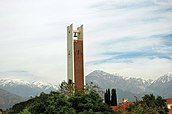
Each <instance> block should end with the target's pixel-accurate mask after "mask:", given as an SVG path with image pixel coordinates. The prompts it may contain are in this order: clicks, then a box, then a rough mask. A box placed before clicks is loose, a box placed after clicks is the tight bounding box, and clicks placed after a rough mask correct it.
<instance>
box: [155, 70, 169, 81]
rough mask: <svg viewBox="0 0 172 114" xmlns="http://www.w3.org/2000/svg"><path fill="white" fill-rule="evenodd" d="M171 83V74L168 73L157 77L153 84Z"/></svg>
mask: <svg viewBox="0 0 172 114" xmlns="http://www.w3.org/2000/svg"><path fill="white" fill-rule="evenodd" d="M170 81H172V73H171V72H169V73H167V74H165V75H164V76H161V77H159V78H158V79H157V80H156V81H155V82H154V83H168V82H170Z"/></svg>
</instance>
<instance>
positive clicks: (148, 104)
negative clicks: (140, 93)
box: [127, 94, 169, 114]
mask: <svg viewBox="0 0 172 114" xmlns="http://www.w3.org/2000/svg"><path fill="white" fill-rule="evenodd" d="M127 111H128V112H130V113H136V114H167V113H168V111H169V110H168V108H167V105H166V103H165V100H164V99H162V97H161V96H158V97H155V96H154V95H153V94H150V95H145V96H144V97H143V98H142V100H141V101H138V102H136V103H135V104H132V105H130V106H129V107H128V108H127Z"/></svg>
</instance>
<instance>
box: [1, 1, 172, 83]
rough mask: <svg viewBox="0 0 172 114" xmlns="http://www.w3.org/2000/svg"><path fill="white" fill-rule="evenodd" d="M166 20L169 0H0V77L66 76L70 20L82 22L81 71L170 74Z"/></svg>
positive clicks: (171, 44)
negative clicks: (82, 49) (82, 52)
mask: <svg viewBox="0 0 172 114" xmlns="http://www.w3.org/2000/svg"><path fill="white" fill-rule="evenodd" d="M171 20H172V1H171V0H87V1H81V0H72V1H67V0H63V1H60V0H25V1H23V0H8V1H5V0H1V1H0V52H1V53H0V63H1V64H0V74H1V75H0V78H19V79H24V80H32V81H37V80H41V81H46V82H50V83H57V82H58V83H59V82H61V81H62V80H66V50H67V49H66V47H67V46H66V43H67V42H66V36H67V34H66V27H67V26H68V25H70V24H71V23H73V24H74V27H75V28H76V27H78V26H80V25H81V24H83V25H84V53H85V56H84V58H85V75H87V74H88V73H90V72H91V71H93V70H104V71H106V72H109V73H119V74H120V75H122V76H125V77H138V78H145V79H149V78H150V79H157V78H158V77H159V76H162V75H164V74H166V73H168V72H172V23H171ZM7 72H10V73H14V72H17V73H19V74H20V72H21V74H22V75H17V74H15V75H13V76H12V75H3V74H4V73H7ZM24 74H26V75H24Z"/></svg>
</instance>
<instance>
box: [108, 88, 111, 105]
mask: <svg viewBox="0 0 172 114" xmlns="http://www.w3.org/2000/svg"><path fill="white" fill-rule="evenodd" d="M107 104H109V105H110V104H111V102H110V89H108V92H107Z"/></svg>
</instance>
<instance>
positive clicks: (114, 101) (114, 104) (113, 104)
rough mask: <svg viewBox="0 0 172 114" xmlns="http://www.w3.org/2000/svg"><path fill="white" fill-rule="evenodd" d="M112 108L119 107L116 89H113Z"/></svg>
mask: <svg viewBox="0 0 172 114" xmlns="http://www.w3.org/2000/svg"><path fill="white" fill-rule="evenodd" d="M111 106H117V96H116V89H112V96H111Z"/></svg>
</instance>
